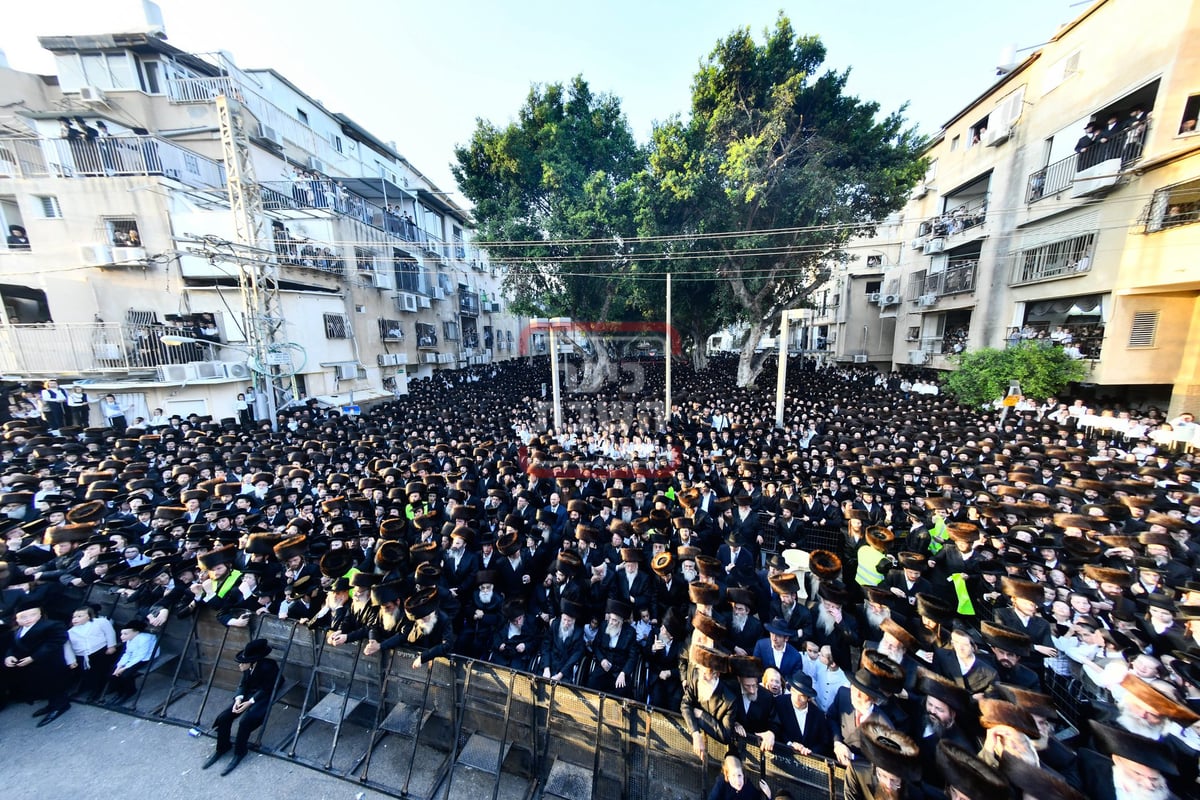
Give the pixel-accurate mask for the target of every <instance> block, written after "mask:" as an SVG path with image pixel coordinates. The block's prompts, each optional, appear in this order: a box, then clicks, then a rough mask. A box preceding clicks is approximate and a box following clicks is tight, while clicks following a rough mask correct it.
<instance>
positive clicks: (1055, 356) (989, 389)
mask: <svg viewBox="0 0 1200 800" xmlns="http://www.w3.org/2000/svg"><path fill="white" fill-rule="evenodd" d="M957 360H958V368H957V369H956V370H954V371H953V372H951V373H950V374H948V375H946V377H945V378H943V379H942V384H943V386H944V387H945V389H946V391H947V392H948V393H949V394H950V395H951V396H952V397H954V399H955V400H957V401H958V402H959V403H961V404H963V405H965V406H971V407H973V408H979V407H980V406H982V405H984V404H985V403H991V402H993V401H995V400H999V399H1000V398H1002V397H1004V396H1005V395H1006V394H1007V393H1008V387H1009V384H1010V382H1011V381H1018V382H1019V383H1020V385H1021V393H1022V394H1024V395H1027V396H1029V397H1033V398H1036V399H1038V400H1044V399H1045V398H1047V397H1050V396H1052V395H1056V394H1058V393H1059V392H1061V391H1062V390H1063V389H1065V388H1066V386H1067V384H1069V383H1074V382H1077V381H1081V380H1083V379H1084V378H1085V377H1086V376H1087V368H1086V367H1085V366H1084V365H1083V362H1081V361H1077V360H1074V359H1072V358H1071V357H1070V356H1068V355H1067V354H1066V351H1065V350H1064V349H1063V348H1061V347H1046V346H1043V345H1042V344H1040V343H1038V342H1022V343H1021V344H1019V345H1017V346H1016V347H1009V348H1005V349H1003V350H997V349H995V348H991V347H985V348H982V349H980V350H970V351H967V352H965V353H961V354H960V355H959V356H958V357H957Z"/></svg>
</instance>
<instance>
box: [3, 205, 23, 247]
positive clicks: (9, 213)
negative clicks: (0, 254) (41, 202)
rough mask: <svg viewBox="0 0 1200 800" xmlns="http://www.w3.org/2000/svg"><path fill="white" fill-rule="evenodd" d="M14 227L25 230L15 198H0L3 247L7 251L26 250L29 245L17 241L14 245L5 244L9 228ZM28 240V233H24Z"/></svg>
mask: <svg viewBox="0 0 1200 800" xmlns="http://www.w3.org/2000/svg"><path fill="white" fill-rule="evenodd" d="M14 225H15V226H16V227H18V228H20V229H21V230H22V231H24V230H25V221H24V219H22V217H21V209H20V208H19V207H18V206H17V198H16V197H13V196H11V195H10V196H7V197H3V196H0V231H3V233H4V237H5V242H6V244H5V247H6V248H7V249H9V250H28V249H29V248H30V244H24V245H23V244H22V243H21V242H19V241H17V242H15V243H14V244H7V240H8V236H9V227H10V226H14ZM26 238H28V232H26Z"/></svg>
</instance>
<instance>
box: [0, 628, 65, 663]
mask: <svg viewBox="0 0 1200 800" xmlns="http://www.w3.org/2000/svg"><path fill="white" fill-rule="evenodd" d="M18 633H20V628H16V629H14V630H13V633H12V638H11V639H10V640H9V644H8V652H7V653H5V656H6V657H7V656H12V657H13V658H16V659H17V660H20V659H23V658H32V659H33V663H32V664H30V665H29V666H28V667H22V669H26V670H39V671H40V670H61V669H66V666H67V662H66V658H65V657H64V656H63V645H64V644H65V643H66V641H67V628H66V626H65V625H63V624H62V623H61V622H55V621H53V620H51V619H47V618H46V617H42V618H41V619H40V620H38V621H37V623H36V624H34V625H33V627H31V628H30V629H29V630H28V631H26V632H25V635H24V636H21V637H19V638H18V636H17V634H18Z"/></svg>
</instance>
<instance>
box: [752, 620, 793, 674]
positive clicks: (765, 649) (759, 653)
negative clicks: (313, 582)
mask: <svg viewBox="0 0 1200 800" xmlns="http://www.w3.org/2000/svg"><path fill="white" fill-rule="evenodd" d="M764 627H765V629H766V632H767V635H766V637H764V638H762V639H759V640H758V643H757V644H756V645H754V653H753V655H754V656H755V657H757V658H758V660H759V661H761V662H762V664H763V667H774V668H775V669H777V670H779V674H780V675H782V676H783V679H784V681H787V680H788V679H789V678H791V677H792V675H794V674H795V673H797V672H799V671H800V667H801V664H802V661H801V659H803V656H802V655H800V651H799V650H797V649H796V648H794V647H792V645H791V643H790V642H789V640H790V639H791V637H792V636H793V635H794V632H793V631H792V629H791V628H788V627H787V626H786V624H785V623H784V621H783V620H782V619H773V620H771V621H770V622H768V623H767V624H766V625H765V626H764Z"/></svg>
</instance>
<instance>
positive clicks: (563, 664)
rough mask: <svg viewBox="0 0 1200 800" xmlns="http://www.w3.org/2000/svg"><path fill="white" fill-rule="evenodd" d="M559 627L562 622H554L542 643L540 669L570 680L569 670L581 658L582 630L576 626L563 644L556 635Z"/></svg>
mask: <svg viewBox="0 0 1200 800" xmlns="http://www.w3.org/2000/svg"><path fill="white" fill-rule="evenodd" d="M561 625H562V620H559V619H556V620H554V622H553V623H552V624H551V625H550V630H549V631H548V632H547V633H546V638H545V639H544V640H543V641H542V667H543V668H544V669H548V670H550V674H551V675H557V674H558V673H560V672H561V673H562V674H563V677H564V678H567V679H570V677H571V670H572V669H574V668H575V665H576V664H578V663H579V660H580V659H581V658H583V630H582V629H581V628H580V627H579V625H578V624H576V625H575V627H574V629H572V631H571V635H570V636H568V637H567V641H565V642H564V641H563V640H562V639H561V638H560V637H559V635H558V631H559V628H560V627H561Z"/></svg>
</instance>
